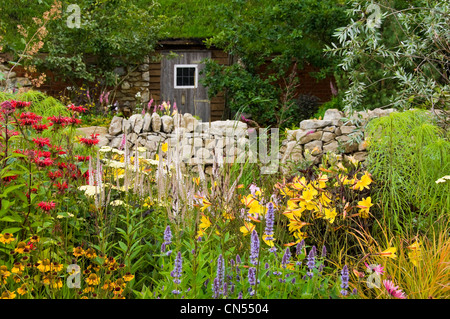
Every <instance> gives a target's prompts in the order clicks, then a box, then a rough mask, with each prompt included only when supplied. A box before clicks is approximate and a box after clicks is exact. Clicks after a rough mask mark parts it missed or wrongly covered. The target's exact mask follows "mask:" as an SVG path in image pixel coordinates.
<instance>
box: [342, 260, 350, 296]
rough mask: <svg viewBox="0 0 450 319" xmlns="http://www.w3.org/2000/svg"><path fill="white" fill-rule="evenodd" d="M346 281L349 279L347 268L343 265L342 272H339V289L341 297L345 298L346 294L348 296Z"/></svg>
mask: <svg viewBox="0 0 450 319" xmlns="http://www.w3.org/2000/svg"><path fill="white" fill-rule="evenodd" d="M348 279H349V276H348V267H347V265H344V267H343V268H342V271H341V288H342V290H341V295H343V296H347V294H348V291H347V288H348Z"/></svg>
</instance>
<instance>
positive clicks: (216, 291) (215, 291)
mask: <svg viewBox="0 0 450 319" xmlns="http://www.w3.org/2000/svg"><path fill="white" fill-rule="evenodd" d="M212 291H213V298H215V299H217V298H219V294H220V285H219V278H217V277H216V278H214V281H213V284H212Z"/></svg>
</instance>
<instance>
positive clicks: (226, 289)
mask: <svg viewBox="0 0 450 319" xmlns="http://www.w3.org/2000/svg"><path fill="white" fill-rule="evenodd" d="M223 294H224V296H226V295H228V284H227V283H226V282H224V283H223Z"/></svg>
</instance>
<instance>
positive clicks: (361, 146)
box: [358, 141, 367, 152]
mask: <svg viewBox="0 0 450 319" xmlns="http://www.w3.org/2000/svg"><path fill="white" fill-rule="evenodd" d="M366 149H367V142H366V141H362V142H361V143H359V144H358V151H360V152H361V151H365V150H366Z"/></svg>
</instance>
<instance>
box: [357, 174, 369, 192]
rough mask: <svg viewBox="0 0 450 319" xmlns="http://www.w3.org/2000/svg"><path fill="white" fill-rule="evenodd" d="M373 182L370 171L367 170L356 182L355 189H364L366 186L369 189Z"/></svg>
mask: <svg viewBox="0 0 450 319" xmlns="http://www.w3.org/2000/svg"><path fill="white" fill-rule="evenodd" d="M370 183H372V178H371V177H370V174H369V172H367V171H366V172H365V173H364V175H363V176H361V179H360V180H359V181H357V182H356V184H355V185H354V186H353V189H358V190H360V191H362V190H363V189H364V188H367V189H369V185H370Z"/></svg>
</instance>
